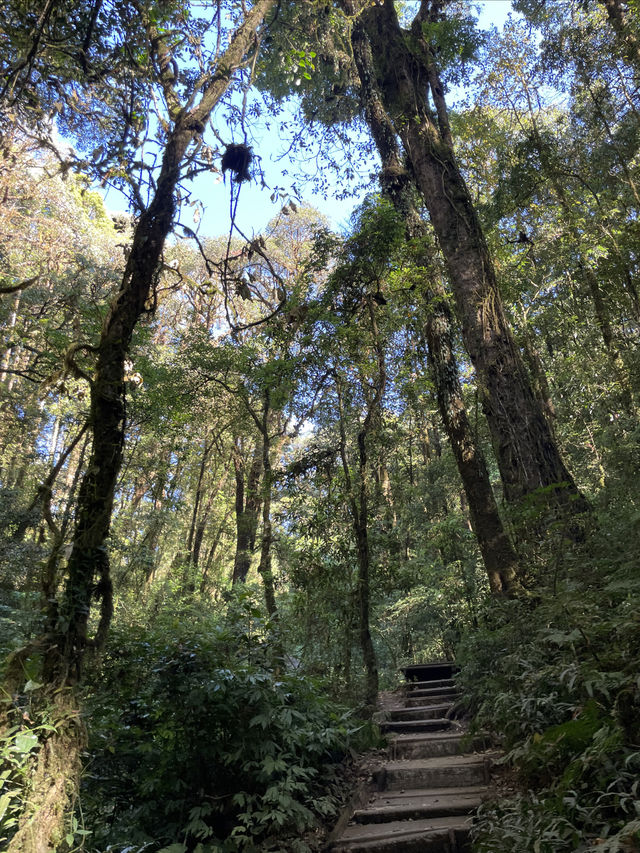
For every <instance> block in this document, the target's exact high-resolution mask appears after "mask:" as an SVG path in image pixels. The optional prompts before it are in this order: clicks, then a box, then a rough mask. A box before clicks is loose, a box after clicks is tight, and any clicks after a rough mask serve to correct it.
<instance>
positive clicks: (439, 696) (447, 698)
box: [404, 692, 460, 708]
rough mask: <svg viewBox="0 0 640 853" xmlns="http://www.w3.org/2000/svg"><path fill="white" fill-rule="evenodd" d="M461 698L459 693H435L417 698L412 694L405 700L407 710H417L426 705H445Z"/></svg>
mask: <svg viewBox="0 0 640 853" xmlns="http://www.w3.org/2000/svg"><path fill="white" fill-rule="evenodd" d="M459 696H460V694H459V693H453V692H451V693H435V694H433V695H431V696H416V695H414V694H413V693H410V694H409V695H408V696H407V698H406V699H405V700H404V705H405V708H415V707H419V706H426V705H444V704H445V703H448V704H451V703H452V702H455V701H456V699H458V698H459Z"/></svg>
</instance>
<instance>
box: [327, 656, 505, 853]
mask: <svg viewBox="0 0 640 853" xmlns="http://www.w3.org/2000/svg"><path fill="white" fill-rule="evenodd" d="M454 669H455V667H454V664H452V663H450V662H447V663H431V664H424V665H417V666H411V667H407V668H406V669H405V670H403V671H404V673H405V677H406V678H407V683H406V684H405V685H403V686H402V687H401V688H400V689H399V690H398V691H396V694H395V695H394V698H393V703H392V705H391V706H390V707H389V708H388V709H387V710H386V711H385V712H384V716H385V719H384V720H383V721H382V723H381V725H380V727H381V729H382V731H383V732H386V733H387V734H388V735H389V736H390V745H389V750H388V759H387V760H386V761H384V762H383V763H382V764H381V766H380V768H379V770H378V771H377V772H375V773H374V774H373V779H374V784H375V787H377V789H378V790H377V791H376V790H373V791H370V792H369V793H368V796H367V797H366V799H365V802H363V803H360V804H359V805H358V804H357V805H356V807H355V808H354V809H353V810H352V812H351V815H350V816H349V815H348V814H347V815H346V816H345V819H343V820H342V821H341V822H339V823H338V825H337V826H336V828H335V829H334V832H333V833H332V836H331V838H330V843H329V847H328V849H329V850H331V851H335V853H369V851H371V853H414V851H415V853H417V851H420V853H466V851H470V850H471V846H470V842H469V828H470V826H471V822H472V815H473V813H474V812H475V810H476V809H477V808H478V806H479V805H480V803H481V802H482V801H483V800H484V799H487V798H489V797H491V796H492V794H493V792H492V789H491V765H492V761H493V759H494V758H495V757H496V756H497V753H496V752H495V751H492V750H489V749H486V743H485V742H484V740H483V739H482V738H476V739H473V740H470V738H469V736H468V735H466V730H465V726H464V724H463V723H461V722H459V721H457V720H453V719H452V716H453V711H454V706H455V703H456V701H457V700H458V699H459V698H460V694H459V691H458V689H457V688H456V686H455V682H454V679H453V674H454Z"/></svg>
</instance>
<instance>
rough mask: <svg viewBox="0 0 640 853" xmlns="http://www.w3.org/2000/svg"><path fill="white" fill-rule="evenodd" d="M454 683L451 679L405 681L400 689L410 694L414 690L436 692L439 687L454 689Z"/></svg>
mask: <svg viewBox="0 0 640 853" xmlns="http://www.w3.org/2000/svg"><path fill="white" fill-rule="evenodd" d="M455 686H456V683H455V681H454V680H453V678H441V679H439V680H438V681H405V683H404V684H403V685H402V689H403V690H406V691H407V692H409V693H411V692H413V691H414V690H429V689H430V688H432V689H434V690H436V689H437V688H439V687H445V688H446V687H455Z"/></svg>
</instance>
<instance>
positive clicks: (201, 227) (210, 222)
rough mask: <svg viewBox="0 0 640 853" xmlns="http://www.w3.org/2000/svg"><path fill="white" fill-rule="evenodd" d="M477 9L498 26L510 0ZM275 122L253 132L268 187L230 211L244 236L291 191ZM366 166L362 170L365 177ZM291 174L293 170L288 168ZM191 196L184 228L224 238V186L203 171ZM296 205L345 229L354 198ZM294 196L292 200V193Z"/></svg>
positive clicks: (110, 199) (245, 192)
mask: <svg viewBox="0 0 640 853" xmlns="http://www.w3.org/2000/svg"><path fill="white" fill-rule="evenodd" d="M478 5H479V6H481V7H483V10H482V13H481V15H480V26H481V27H483V28H485V29H488V28H489V27H491V26H492V25H494V26H496V27H498V28H501V27H502V25H503V23H504V21H505V19H506V17H507V15H508V14H509V12H510V11H511V3H510V0H485V2H480V3H478ZM277 127H278V122H277V121H273V122H272V123H271V129H270V130H267V129H266V128H262V129H261V130H258V131H256V133H255V136H256V139H257V140H259V141H258V142H257V143H256V144H255V146H254V150H255V151H256V152H258V153H259V154H260V158H261V166H262V169H263V172H264V176H265V180H266V183H267V184H268V186H269V189H263V188H261V187H260V185H259V184H258V183H257V182H255V181H252V182H251V183H250V184H249V183H245V184H243V185H242V187H241V192H240V198H239V201H238V205H237V210H236V222H237V224H238V226H239V227H240V228H241V230H242V231H243V232H244V233H245V234H246V235H247V236H249V237H252V236H254V235H255V234H258V233H260V232H261V231H262V230H263V229H264V228H265V226H266V225H267V223H268V222H269V220H270V219H272V218H273V217H274V216H276V215H277V214H278V212H279V210H280V209H281V207H282V205H283V200H282V199H281V200H276V201H275V202H272V201H271V199H270V197H271V194H272V191H273V188H275V187H279V188H280V189H282V190H284V191H285V193H286V192H292V182H293V179H292V177H291V176H290V175H285V174H283V171H284V170H286V169H287V165H288V164H287V163H286V160H285V159H280V157H281V155H282V153H283V142H282V140H281V139H280V138H279V135H278V131H277ZM221 136H222V138H223V139H224V140H225V142H231V141H236V142H238V141H242V140H241V139H235V140H232V139H231V138H229V139H228V140H227V139H226V134H225V133H224V131H222V130H221ZM368 168H374V164H373V163H372V164H371V167H368V165H365V166H364V172H365V174H366V172H367V169H368ZM291 171H292V172H293V170H291ZM329 180H330V181H331V182H334V181H335V183H336V185H337V183H338V180H339V177H334V176H333V175H331V176H329ZM190 189H191V190H192V192H193V197H195V198H198V199H200V201H201V202H202V204H203V206H204V212H203V215H202V217H201V219H200V221H199V223H198V225H197V226H195V223H194V222H193V221H192V220H191V217H190V215H189V211H185V212H184V213H183V215H182V218H181V219H182V221H183V222H184V224H185V225H188V226H189V227H197V231H198V234H199V235H200V236H202V237H208V236H217V235H221V234H226V233H228V231H229V227H230V213H229V208H230V182H229V178H227V180H226V181H224V182H223V181H221V180H220V176H219V175H218V174H217V173H208V174H205V175H202V176H200V177H199V178H197V179H196V180H195V181H194V182H193V183H192V184H191V185H190ZM300 192H301V201H302V202H303V203H307V204H311V205H313V206H314V207H316V208H318V210H320V211H321V212H322V213H323V214H324V215H325V216H327V217H328V218H329V220H330V222H331V224H332V226H333V227H335V228H338V229H340V228H345V227H346V226H347V225H348V222H349V217H350V215H351V213H352V211H353V208H354V207H355V206H356V205H357V203H358V202H359V200H360V199H358V198H353V199H346V200H342V201H341V200H338V199H336V198H335V197H333V196H332V195H331V194H329V195H328V197H327V198H326V199H325V198H323V197H322V196H321V195H314V194H313V192H312V188H311V185H310V184H309V185H308V186H307V187H304V188H300ZM292 197H294V198H295V196H293V195H292ZM106 204H107V207H108V208H110V209H113V210H121V209H122V200H121V198H120V197H119V196H118V194H117V193H115V192H114V191H111V192H109V193H108V194H107V197H106Z"/></svg>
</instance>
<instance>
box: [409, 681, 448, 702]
mask: <svg viewBox="0 0 640 853" xmlns="http://www.w3.org/2000/svg"><path fill="white" fill-rule="evenodd" d="M406 694H407V696H409V697H411V698H412V699H413V698H414V697H418V696H424V698H425V699H426V698H428V697H430V696H460V691H459V690H458V688H457V687H456V686H455V684H451V685H448V686H447V685H443V686H442V687H414V688H413V689H410V690H407V691H406Z"/></svg>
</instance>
